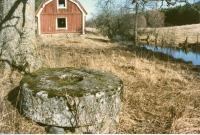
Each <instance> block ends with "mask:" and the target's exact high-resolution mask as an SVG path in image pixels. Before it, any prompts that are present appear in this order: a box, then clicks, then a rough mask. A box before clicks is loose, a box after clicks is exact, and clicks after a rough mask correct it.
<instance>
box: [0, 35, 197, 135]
mask: <svg viewBox="0 0 200 135" xmlns="http://www.w3.org/2000/svg"><path fill="white" fill-rule="evenodd" d="M37 51H38V55H39V56H40V58H41V60H42V61H43V62H44V64H45V65H46V66H48V67H51V68H56V67H75V68H90V69H97V70H103V71H107V72H111V73H113V74H114V75H117V76H118V77H120V78H121V79H122V80H123V83H124V95H123V97H124V101H123V108H122V110H121V113H120V122H119V124H117V133H118V134H124V133H126V134H134V133H137V134H140V133H143V134H148V133H151V134H156V133H157V134H159V133H160V134H162V133H173V134H176V133H179V134H180V133H184V134H192V133H194V134H199V133H200V118H199V117H200V115H199V114H200V77H199V75H200V68H199V67H198V66H193V65H192V63H191V62H184V61H182V60H176V59H173V58H172V57H170V56H167V55H165V54H162V53H153V52H152V51H148V50H146V49H142V48H140V47H130V46H126V45H123V44H122V43H120V42H110V41H109V40H108V39H107V38H104V37H102V36H101V35H98V34H96V33H92V32H88V34H87V35H86V39H68V38H40V37H38V38H37ZM22 75H23V74H20V73H18V72H17V71H13V72H12V73H11V74H6V73H5V74H4V75H1V76H0V77H1V78H0V88H1V90H0V133H2V134H3V133H10V134H14V133H18V134H22V133H25V134H33V133H34V134H43V133H48V132H47V128H48V127H45V126H40V125H39V124H37V123H35V122H33V121H31V120H27V119H26V118H24V117H23V116H21V115H20V114H19V113H18V111H17V110H16V109H15V107H14V105H12V103H14V100H15V99H16V98H15V97H16V96H17V94H18V93H17V91H16V90H15V89H16V88H17V86H18V85H19V81H20V79H21V77H22ZM10 91H11V92H10ZM14 96H15V97H14Z"/></svg>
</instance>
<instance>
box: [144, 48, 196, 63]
mask: <svg viewBox="0 0 200 135" xmlns="http://www.w3.org/2000/svg"><path fill="white" fill-rule="evenodd" d="M141 47H145V48H147V49H148V50H152V51H154V52H162V53H165V54H167V55H171V56H173V57H174V58H176V59H183V60H185V61H186V62H188V61H191V62H192V63H193V65H200V53H198V52H193V51H186V50H183V49H180V48H176V47H161V46H151V45H141Z"/></svg>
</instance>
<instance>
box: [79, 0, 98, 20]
mask: <svg viewBox="0 0 200 135" xmlns="http://www.w3.org/2000/svg"><path fill="white" fill-rule="evenodd" d="M78 1H79V2H80V3H81V5H82V6H83V7H84V9H85V10H86V11H87V13H88V15H87V16H86V20H89V19H91V18H92V12H94V11H95V3H96V1H97V0H78Z"/></svg>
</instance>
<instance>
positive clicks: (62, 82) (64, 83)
mask: <svg viewBox="0 0 200 135" xmlns="http://www.w3.org/2000/svg"><path fill="white" fill-rule="evenodd" d="M76 83H77V82H67V81H60V82H59V84H60V85H61V86H67V85H75V84H76Z"/></svg>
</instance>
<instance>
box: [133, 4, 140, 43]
mask: <svg viewBox="0 0 200 135" xmlns="http://www.w3.org/2000/svg"><path fill="white" fill-rule="evenodd" d="M138 6H139V5H138V1H137V0H136V1H135V24H134V42H135V45H136V44H137V23H138Z"/></svg>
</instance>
